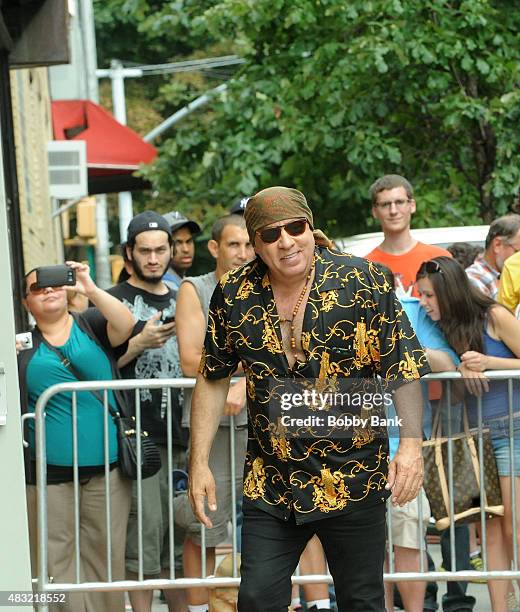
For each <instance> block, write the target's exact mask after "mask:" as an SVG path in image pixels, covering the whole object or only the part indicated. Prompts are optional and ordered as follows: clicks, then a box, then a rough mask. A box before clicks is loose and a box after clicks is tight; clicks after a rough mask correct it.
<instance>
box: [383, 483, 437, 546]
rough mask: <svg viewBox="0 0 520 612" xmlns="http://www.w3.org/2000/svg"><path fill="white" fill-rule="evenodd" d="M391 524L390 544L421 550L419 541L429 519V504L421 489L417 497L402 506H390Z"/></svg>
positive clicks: (422, 536)
mask: <svg viewBox="0 0 520 612" xmlns="http://www.w3.org/2000/svg"><path fill="white" fill-rule="evenodd" d="M419 497H420V498H421V500H422V519H423V521H422V530H421V531H419V528H420V523H419V502H418V500H419ZM390 516H391V522H392V544H393V545H394V546H402V547H403V548H414V549H416V550H419V549H420V548H421V540H423V541H424V537H425V535H426V529H427V527H428V521H429V519H430V504H429V503H428V498H427V497H426V494H425V492H424V489H421V490H420V492H419V495H418V496H417V497H416V498H415V499H414V500H413V501H411V502H408V503H407V504H405V505H404V506H402V507H401V506H393V505H391V506H390Z"/></svg>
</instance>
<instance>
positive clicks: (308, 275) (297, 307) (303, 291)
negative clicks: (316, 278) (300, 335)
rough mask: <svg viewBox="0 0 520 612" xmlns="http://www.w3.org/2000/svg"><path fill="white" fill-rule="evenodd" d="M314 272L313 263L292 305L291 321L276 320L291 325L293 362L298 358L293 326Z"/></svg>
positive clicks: (285, 319) (281, 318) (283, 318)
mask: <svg viewBox="0 0 520 612" xmlns="http://www.w3.org/2000/svg"><path fill="white" fill-rule="evenodd" d="M313 272H314V262H313V263H312V265H311V269H310V270H309V274H307V278H306V279H305V284H304V286H303V289H302V291H301V293H300V296H299V298H298V299H297V300H296V304H295V305H294V308H293V311H292V318H291V319H287V318H285V317H279V318H278V320H279V322H280V323H290V325H291V349H292V351H293V357H294V361H295V362H296V361H298V356H297V355H296V333H295V331H296V329H295V326H294V323H295V320H296V315H297V314H298V310H299V309H300V306H301V305H302V302H303V299H304V297H305V294H306V293H307V288H308V286H309V282H310V280H311V278H312V274H313Z"/></svg>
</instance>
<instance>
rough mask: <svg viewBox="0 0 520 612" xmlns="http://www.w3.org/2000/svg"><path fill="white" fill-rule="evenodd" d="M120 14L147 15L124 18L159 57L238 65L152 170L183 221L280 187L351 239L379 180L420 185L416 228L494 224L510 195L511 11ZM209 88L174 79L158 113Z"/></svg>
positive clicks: (190, 9) (266, 5) (351, 7)
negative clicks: (238, 59) (197, 56)
mask: <svg viewBox="0 0 520 612" xmlns="http://www.w3.org/2000/svg"><path fill="white" fill-rule="evenodd" d="M113 1H114V0H113ZM121 2H122V0H120V3H121ZM108 4H111V3H110V2H109V3H108ZM123 4H125V5H126V6H127V8H128V7H129V6H132V5H133V6H139V7H140V10H142V9H143V7H144V8H145V12H144V13H140V14H139V15H138V11H136V12H134V13H133V15H134V17H135V19H136V22H137V21H139V20H140V21H139V26H138V27H139V31H140V32H143V34H144V35H145V36H149V35H150V32H152V33H153V34H154V36H156V38H155V39H154V40H155V44H156V45H159V42H158V41H161V42H160V44H161V45H163V48H167V46H168V43H169V42H170V43H171V42H173V41H178V42H180V43H182V45H185V48H186V49H188V48H190V45H192V46H191V50H192V52H194V47H195V45H200V47H199V51H202V52H204V51H207V50H208V49H210V48H211V46H212V45H215V44H220V45H222V46H223V47H224V48H227V49H230V50H233V51H235V52H236V53H239V54H240V55H241V56H242V57H244V58H245V59H246V60H247V61H246V64H245V65H244V67H243V68H242V69H241V70H240V72H239V73H237V74H236V75H235V77H234V78H233V79H232V80H231V81H229V83H228V90H227V92H226V93H225V94H223V95H222V96H221V97H220V99H219V100H215V101H214V103H212V105H211V107H210V108H208V109H206V110H205V111H204V112H198V113H195V114H193V115H191V116H190V118H189V119H187V120H185V121H184V122H183V123H181V124H178V126H177V127H176V129H175V131H172V132H171V133H168V134H165V137H164V140H163V142H162V144H161V147H160V156H159V159H158V160H157V162H156V163H155V164H154V165H153V166H152V167H150V168H148V169H146V170H145V173H146V175H147V176H149V177H150V178H151V180H152V181H153V182H154V184H155V185H156V186H157V188H158V189H159V190H160V191H161V192H167V193H169V194H170V196H171V197H172V198H174V199H175V201H176V202H178V204H179V207H181V208H183V209H184V210H186V211H189V210H191V209H197V210H199V211H200V210H201V207H202V209H203V210H208V209H209V206H210V205H215V204H226V203H228V202H229V201H230V200H231V199H232V198H233V197H234V196H236V195H240V194H249V193H252V192H254V191H255V190H257V189H259V188H262V187H265V186H268V185H272V184H285V185H289V186H295V187H297V188H300V189H301V190H302V191H304V193H306V195H307V196H308V198H309V200H310V201H311V203H313V205H314V209H315V210H316V211H317V215H316V216H317V224H319V225H320V226H321V227H324V228H325V229H327V230H328V231H329V232H330V233H331V234H333V235H345V234H352V233H355V232H356V231H363V229H365V228H366V227H367V224H368V225H369V224H370V220H369V204H368V199H367V190H368V186H369V185H370V183H371V182H372V181H373V180H374V179H375V178H376V177H377V176H379V175H381V174H385V173H390V172H397V173H401V174H404V175H406V176H407V177H408V178H410V180H411V181H412V182H413V184H414V186H415V188H416V192H417V199H418V203H419V211H418V213H417V221H418V223H417V224H418V225H434V224H436V225H442V224H445V225H453V224H460V223H462V222H463V223H471V222H475V223H479V222H481V221H482V220H483V221H489V220H491V219H492V218H493V217H495V216H496V215H498V214H502V213H504V212H506V210H507V209H508V208H509V207H510V205H511V203H512V201H513V199H514V197H515V195H516V194H517V193H518V189H519V185H520V169H519V167H518V163H517V159H518V153H519V150H520V134H519V131H518V128H517V126H518V119H519V114H520V110H519V108H520V105H519V102H520V100H519V97H520V93H519V88H518V84H519V63H518V56H519V50H520V45H519V32H520V15H519V13H518V12H517V11H515V10H514V5H513V3H510V2H505V1H502V2H501V1H491V0H452V1H449V2H448V1H446V0H429V1H428V0H407V1H405V0H363V1H362V0H351V1H350V2H344V0H221V1H216V2H195V1H191V2H189V1H185V2H182V1H179V2H174V3H171V2H168V3H155V4H156V5H158V4H160V5H161V7H160V8H159V9H158V8H157V6H156V7H155V8H156V13H155V14H153V10H152V6H151V5H152V3H150V2H143V1H142V0H141V1H140V2H139V1H138V0H134V2H124V3H123ZM130 13H132V11H130ZM217 41H219V42H217ZM159 46H160V45H159ZM208 85H209V82H208V81H207V80H204V81H201V82H199V83H197V84H196V85H195V86H194V85H193V84H190V86H189V87H187V86H186V85H184V86H183V85H182V84H181V85H179V82H178V80H177V79H176V80H172V81H171V83H170V84H169V85H167V86H164V87H163V88H162V89H161V96H162V97H163V105H164V108H166V106H168V107H169V108H170V109H175V108H176V107H178V106H182V105H183V104H184V103H185V101H186V100H187V99H188V98H189V97H190V95H194V94H195V93H197V92H200V91H201V90H202V89H203V87H204V86H208Z"/></svg>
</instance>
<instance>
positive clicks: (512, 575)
mask: <svg viewBox="0 0 520 612" xmlns="http://www.w3.org/2000/svg"><path fill="white" fill-rule="evenodd" d="M486 377H487V378H489V379H490V380H491V379H496V380H506V379H508V380H509V381H510V382H509V387H508V392H509V415H508V417H509V426H510V427H509V429H510V431H509V443H510V447H509V454H510V459H511V464H512V466H513V468H512V469H513V470H514V461H513V459H514V418H513V407H514V406H513V395H512V393H513V390H514V387H513V385H512V382H511V379H519V378H520V371H518V370H504V371H498V370H497V371H492V372H486ZM426 378H427V379H430V380H435V379H437V380H446V381H448V395H449V394H450V392H451V391H450V383H449V381H451V380H456V379H460V374H459V373H458V372H457V373H455V372H446V373H437V374H434V375H428V376H427V377H426ZM194 382H195V381H194V380H193V379H167V380H166V379H154V380H150V381H143V380H124V381H121V380H119V381H95V382H87V381H83V382H78V383H62V384H59V385H54V386H53V387H50V388H49V389H47V390H46V391H45V392H44V393H43V394H42V395H41V397H40V398H39V399H38V401H37V404H36V409H35V427H36V444H37V451H36V466H37V498H38V529H39V543H40V546H39V571H38V587H37V588H38V590H41V591H47V592H59V591H64V590H67V591H111V590H119V591H120V590H141V589H152V588H190V587H209V588H215V587H217V586H238V584H239V582H240V578H239V577H238V576H237V575H236V574H238V571H237V568H236V566H235V564H236V542H237V533H236V505H235V503H233V510H232V517H233V533H232V539H233V557H234V567H233V574H234V576H233V577H230V578H214V577H207V567H206V565H207V563H206V552H207V550H206V548H207V547H206V534H205V528H204V527H203V526H202V527H201V549H202V550H201V555H202V572H201V573H202V577H201V578H197V579H194V578H177V579H176V578H175V569H174V567H175V562H174V556H173V559H172V552H171V551H170V557H171V560H173V563H171V567H172V568H173V572H170V576H171V578H170V579H169V580H168V579H160V580H146V581H145V580H143V567H142V564H143V553H142V548H141V550H140V551H139V561H140V576H139V578H140V579H139V580H134V581H122V582H115V583H114V582H112V573H111V566H110V563H109V572H108V574H109V575H108V580H107V582H96V583H94V582H91V583H78V584H75V583H74V584H69V583H51V582H49V577H48V565H47V554H48V548H47V534H48V528H47V515H48V511H47V503H46V502H47V494H46V490H47V487H46V473H47V466H46V461H44V458H45V457H46V436H45V409H46V405H47V402H48V401H49V399H50V398H51V397H52V396H53V395H55V394H57V393H63V392H66V391H70V392H72V393H73V403H77V396H76V392H79V391H87V390H103V392H104V410H105V415H104V418H105V422H104V428H105V449H104V452H105V475H107V469H109V468H108V467H107V464H108V463H109V455H110V441H109V435H108V420H107V419H108V416H107V409H108V395H107V393H108V390H109V389H133V390H134V391H135V393H136V424H135V427H136V432H137V447H138V448H137V452H138V456H139V457H140V454H141V448H140V446H141V437H140V433H141V405H140V389H141V388H148V389H150V390H152V389H162V388H163V387H167V388H168V389H171V388H182V387H192V386H193V385H194ZM171 401H172V400H171V391H170V392H169V393H168V406H167V413H168V414H167V422H168V431H169V432H171V419H172V406H171ZM447 410H448V413H449V418H448V428H449V432H448V433H449V437H450V438H451V437H452V435H453V431H451V429H452V420H453V419H452V418H451V412H452V410H451V403H449V404H448V409H447ZM477 412H478V426H479V436H478V442H479V445H478V446H479V454H480V456H483V452H482V451H483V438H482V398H477ZM73 413H74V414H73V422H74V423H76V428H77V404H76V407H75V408H74V409H73ZM235 434H236V432H235V430H234V427H233V426H232V427H231V428H230V449H231V451H233V452H232V456H231V459H230V464H231V468H232V477H231V481H232V486H233V490H232V499H233V501H236V487H235V485H236V481H235V468H236V462H235V461H236V460H235V459H234V451H235V448H236V436H235ZM168 435H170V436H171V433H169V434H168ZM74 436H76V448H75V449H74V448H73V471H75V474H76V477H75V482H76V486H78V488H79V478H78V477H77V476H78V473H79V467H78V466H79V464H78V449H77V429H76V431H75V433H74V429H73V437H74ZM73 445H74V441H73ZM167 446H168V468H169V472H170V475H169V491H170V499H173V495H172V493H173V482H172V479H171V468H172V461H173V455H172V452H173V440H172V439H170V438H169V439H168V444H167ZM449 447H450V442H448V455H450V453H449ZM448 468H449V475H448V476H449V478H448V484H449V490H450V492H453V490H454V486H453V485H454V474H453V448H452V456H451V458H450V456H448ZM480 469H481V479H480V482H481V494H482V493H483V491H484V490H485V480H484V474H483V464H482V462H481V467H480ZM138 472H140V462H138ZM107 480H109V479H108V478H107ZM512 481H513V482H512V486H511V492H512V493H513V508H512V512H513V534H514V536H513V537H514V541H515V542H514V549H513V556H514V559H513V567H514V569H513V570H501V571H496V570H495V571H487V550H486V548H487V547H486V539H487V529H486V520H485V518H486V517H485V510H484V508H483V507H482V508H481V517H480V518H481V544H482V555H483V560H484V567H485V570H486V571H484V572H475V571H456V565H455V558H454V553H453V551H454V548H455V546H454V525H453V521H452V522H451V524H450V541H451V543H452V558H451V561H452V571H449V572H428V571H424V569H425V568H424V558H423V557H424V555H423V552H424V542H422V539H421V544H420V546H421V566H420V570H421V571H419V572H406V573H395V564H394V560H393V555H390V557H389V568H390V572H389V573H386V574H385V575H384V578H385V580H386V581H388V582H398V581H417V580H422V581H424V580H425V581H439V582H446V581H461V580H463V581H465V580H472V579H475V578H477V577H479V578H484V579H486V580H491V579H492V580H518V579H520V571H518V549H517V548H518V547H517V544H516V536H517V530H516V512H517V508H516V503H515V501H516V500H515V498H514V493H515V492H516V490H515V489H514V486H515V484H516V483H514V478H512ZM141 486H142V481H141V479H139V480H138V481H137V489H138V530H139V534H138V538H139V539H140V543H141V547H142V537H143V536H142V527H143V525H142V503H143V495H142V490H141V491H140V492H139V490H140V488H141ZM105 495H106V496H107V500H108V501H107V505H106V508H107V527H108V526H110V525H111V521H110V517H109V515H110V513H111V507H110V501H109V498H110V484H107V483H105ZM139 497H140V499H139ZM481 497H482V495H481ZM76 502H77V498H76ZM389 503H390V502H389ZM418 505H419V516H420V519H419V523H420V530H421V533H422V529H423V527H424V523H423V520H422V512H421V501H419V502H418ZM76 506H77V508H76V509H75V512H76V516H77V512H78V508H79V504H78V503H76ZM450 506H451V508H450V514H451V516H453V510H454V509H453V499H451V501H450ZM174 519H175V517H174V509H173V503H171V508H169V522H170V523H171V525H172V527H173V529H174ZM139 522H140V524H139ZM388 522H389V525H390V526H391V517H390V516H389V519H388ZM173 529H172V530H171V531H173ZM107 531H108V537H107V547H108V548H110V549H111V548H112V542H111V539H110V529H107ZM170 538H171V540H172V539H173V547H171V548H173V549H174V536H173V534H170ZM171 540H170V541H171ZM391 544H392V542H391V531H390V530H389V545H390V546H391ZM108 548H107V555H108ZM79 552H80V542H79V541H78V546H77V550H76V555H77V558H80V555H79ZM77 580H78V577H77ZM331 582H332V579H331V577H330V575H327V574H325V575H310V576H295V577H294V578H293V583H294V584H316V583H329V584H330V583H331ZM40 609H44V610H45V609H47V607H46V606H41V607H40Z"/></svg>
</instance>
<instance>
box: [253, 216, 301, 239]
mask: <svg viewBox="0 0 520 612" xmlns="http://www.w3.org/2000/svg"><path fill="white" fill-rule="evenodd" d="M306 227H307V219H297V220H296V221H290V222H289V223H286V224H285V225H278V226H276V227H268V228H266V229H262V230H258V235H259V236H260V238H261V240H262V242H266V243H267V244H272V243H273V242H276V241H277V240H278V239H279V238H280V236H281V235H282V230H283V229H284V230H285V231H286V232H287V233H288V234H289V235H290V236H300V235H301V234H303V232H304V231H305V228H306Z"/></svg>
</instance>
